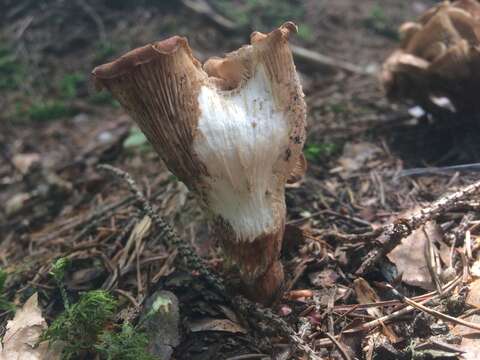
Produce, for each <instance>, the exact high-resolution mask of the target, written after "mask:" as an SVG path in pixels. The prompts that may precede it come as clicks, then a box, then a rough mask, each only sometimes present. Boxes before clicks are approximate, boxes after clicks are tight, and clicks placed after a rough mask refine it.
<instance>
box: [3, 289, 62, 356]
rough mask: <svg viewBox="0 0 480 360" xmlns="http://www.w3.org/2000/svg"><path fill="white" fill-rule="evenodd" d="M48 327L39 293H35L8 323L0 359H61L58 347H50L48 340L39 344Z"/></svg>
mask: <svg viewBox="0 0 480 360" xmlns="http://www.w3.org/2000/svg"><path fill="white" fill-rule="evenodd" d="M46 328H47V323H46V321H45V319H44V318H43V317H42V311H41V310H40V308H39V307H38V294H37V293H35V294H33V295H32V296H31V297H30V298H29V299H28V300H27V302H26V303H25V304H24V305H23V308H22V309H20V310H18V311H17V312H16V314H15V317H14V318H13V320H10V321H9V322H8V323H7V331H6V333H5V336H4V337H3V341H2V344H1V345H0V360H45V359H49V360H56V359H60V354H61V351H60V349H58V347H49V346H48V342H47V341H44V342H41V343H40V344H38V341H39V340H40V336H41V334H42V332H43V331H44V330H45V329H46ZM37 344H38V345H37Z"/></svg>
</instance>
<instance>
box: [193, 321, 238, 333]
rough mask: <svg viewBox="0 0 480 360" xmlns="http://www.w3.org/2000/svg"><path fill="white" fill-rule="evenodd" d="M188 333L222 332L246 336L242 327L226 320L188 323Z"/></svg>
mask: <svg viewBox="0 0 480 360" xmlns="http://www.w3.org/2000/svg"><path fill="white" fill-rule="evenodd" d="M190 331H191V332H199V331H223V332H229V333H241V334H246V333H247V330H245V329H244V328H243V327H242V326H240V325H238V324H236V323H234V322H233V321H231V320H228V319H212V318H204V319H200V320H196V321H192V322H190Z"/></svg>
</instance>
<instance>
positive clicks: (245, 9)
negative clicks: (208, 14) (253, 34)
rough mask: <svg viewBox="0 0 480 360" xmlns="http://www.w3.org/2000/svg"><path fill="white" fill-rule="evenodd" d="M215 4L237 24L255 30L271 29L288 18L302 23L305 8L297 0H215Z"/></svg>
mask: <svg viewBox="0 0 480 360" xmlns="http://www.w3.org/2000/svg"><path fill="white" fill-rule="evenodd" d="M212 4H213V6H214V7H215V8H216V9H217V10H218V11H220V12H221V13H223V14H224V15H225V16H227V17H228V18H230V19H232V20H234V21H235V22H236V23H237V25H239V26H242V27H245V26H250V27H252V28H253V29H255V30H260V31H270V30H271V29H272V28H273V27H276V26H279V25H281V24H282V23H284V22H285V21H287V20H293V21H295V22H297V23H300V22H301V21H300V20H301V18H302V17H303V15H304V13H305V10H304V7H303V4H302V2H301V1H295V0H293V1H292V0H241V1H237V2H235V4H234V5H232V1H229V0H213V1H212Z"/></svg>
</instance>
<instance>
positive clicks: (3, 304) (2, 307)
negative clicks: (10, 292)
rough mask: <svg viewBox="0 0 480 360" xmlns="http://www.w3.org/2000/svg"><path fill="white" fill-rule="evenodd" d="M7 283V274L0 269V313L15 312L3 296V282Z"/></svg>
mask: <svg viewBox="0 0 480 360" xmlns="http://www.w3.org/2000/svg"><path fill="white" fill-rule="evenodd" d="M6 281H7V273H6V272H5V271H4V270H2V269H0V311H2V312H3V311H13V312H14V311H15V306H14V305H13V304H12V303H11V302H10V301H8V299H7V297H6V296H5V294H4V292H5V282H6Z"/></svg>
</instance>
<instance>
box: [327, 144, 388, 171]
mask: <svg viewBox="0 0 480 360" xmlns="http://www.w3.org/2000/svg"><path fill="white" fill-rule="evenodd" d="M378 152H380V148H378V147H377V146H375V145H373V144H371V143H367V142H363V143H356V144H352V143H347V144H345V147H344V148H343V154H342V156H341V157H340V158H339V159H338V163H339V164H340V167H338V168H336V169H335V171H333V172H340V175H342V177H348V176H350V175H351V174H352V173H354V172H355V171H358V170H360V169H362V168H363V167H364V166H365V164H366V163H367V161H370V160H372V159H373V157H374V156H375V154H377V153H378Z"/></svg>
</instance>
